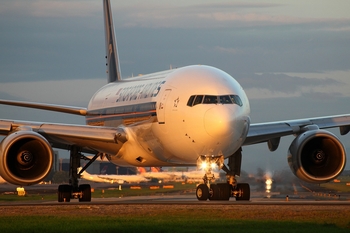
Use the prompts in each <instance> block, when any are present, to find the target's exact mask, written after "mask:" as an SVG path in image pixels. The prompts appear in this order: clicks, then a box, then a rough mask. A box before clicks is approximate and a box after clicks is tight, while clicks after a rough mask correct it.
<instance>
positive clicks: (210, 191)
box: [196, 149, 250, 201]
mask: <svg viewBox="0 0 350 233" xmlns="http://www.w3.org/2000/svg"><path fill="white" fill-rule="evenodd" d="M198 161H199V162H198V165H200V164H201V162H202V163H206V164H207V165H209V166H201V167H202V168H203V169H204V171H205V175H204V177H203V181H204V184H200V185H198V187H197V189H196V196H197V199H198V200H200V201H206V200H208V199H209V200H211V201H212V200H222V201H223V200H227V201H228V200H229V199H230V197H235V198H236V201H249V199H250V187H249V184H247V183H237V180H236V175H237V176H239V175H240V173H241V161H242V150H241V149H239V150H238V151H236V152H235V153H234V154H233V155H231V156H230V157H229V158H228V164H227V165H228V167H227V166H226V165H225V164H223V161H224V158H223V156H216V157H215V156H201V157H199V158H198ZM212 164H216V165H217V166H218V167H219V168H222V169H223V170H224V171H225V172H226V178H227V182H226V183H218V184H210V181H211V180H213V179H214V178H215V177H214V175H213V174H212V173H211V171H212V169H213V166H212Z"/></svg>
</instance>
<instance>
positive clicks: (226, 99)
mask: <svg viewBox="0 0 350 233" xmlns="http://www.w3.org/2000/svg"><path fill="white" fill-rule="evenodd" d="M213 100H214V101H213ZM249 113H250V107H249V102H248V98H247V96H246V94H245V92H244V90H243V89H242V87H241V86H240V85H239V83H238V82H237V81H236V80H235V79H234V78H232V77H231V76H230V75H228V74H227V73H225V72H223V71H221V70H219V69H216V68H213V67H209V66H201V65H197V66H188V67H184V68H179V69H174V70H169V71H164V72H159V73H155V74H151V75H145V76H141V77H137V78H129V79H127V80H123V81H118V82H113V83H109V84H107V85H106V86H104V87H102V88H101V89H100V90H99V91H98V92H97V93H96V94H95V95H94V96H93V97H92V99H91V100H90V103H89V106H88V115H87V118H86V120H87V124H89V125H99V126H109V127H121V128H123V129H124V130H125V131H126V132H127V135H128V138H127V142H126V143H124V145H123V147H122V148H121V149H120V150H119V151H118V150H116V152H115V153H111V151H110V150H109V151H108V152H109V159H110V161H111V162H113V163H116V164H119V165H134V166H166V165H172V164H184V165H195V164H196V160H197V159H198V157H199V156H201V155H206V156H212V155H214V156H220V155H223V156H224V157H225V158H226V157H228V156H230V155H232V154H233V153H234V152H235V151H236V150H237V149H239V148H240V147H241V145H242V143H243V142H244V140H245V138H246V135H247V132H248V129H249V124H250V118H249Z"/></svg>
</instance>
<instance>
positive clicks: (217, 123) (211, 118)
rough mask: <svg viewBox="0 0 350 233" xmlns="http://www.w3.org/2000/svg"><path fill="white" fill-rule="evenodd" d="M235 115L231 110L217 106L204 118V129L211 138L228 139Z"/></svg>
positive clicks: (231, 131)
mask: <svg viewBox="0 0 350 233" xmlns="http://www.w3.org/2000/svg"><path fill="white" fill-rule="evenodd" d="M234 121H235V113H234V111H233V110H232V109H230V108H228V107H226V106H222V105H217V106H215V107H213V108H211V109H209V110H208V111H207V112H206V113H205V116H204V127H205V130H206V131H207V133H208V134H209V135H210V136H212V137H229V136H230V135H231V134H232V133H233V127H234Z"/></svg>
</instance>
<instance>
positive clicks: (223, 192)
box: [217, 183, 232, 201]
mask: <svg viewBox="0 0 350 233" xmlns="http://www.w3.org/2000/svg"><path fill="white" fill-rule="evenodd" d="M217 186H218V187H219V190H220V200H223V201H228V200H230V197H231V187H232V186H231V185H230V184H228V183H218V184H217Z"/></svg>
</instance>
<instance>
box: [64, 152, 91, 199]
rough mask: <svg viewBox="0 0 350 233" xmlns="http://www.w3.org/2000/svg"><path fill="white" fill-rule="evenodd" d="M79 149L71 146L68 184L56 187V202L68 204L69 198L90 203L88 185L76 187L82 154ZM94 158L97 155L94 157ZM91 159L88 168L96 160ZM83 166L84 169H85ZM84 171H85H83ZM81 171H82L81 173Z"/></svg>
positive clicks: (89, 188)
mask: <svg viewBox="0 0 350 233" xmlns="http://www.w3.org/2000/svg"><path fill="white" fill-rule="evenodd" d="M79 150H80V148H79V147H76V146H73V147H72V148H71V151H70V167H69V184H63V185H60V186H58V202H70V200H71V198H73V199H79V202H90V201H91V187H90V185H89V184H82V185H78V183H79V181H78V178H79V177H80V176H79V174H78V171H77V170H78V167H80V158H81V157H82V154H80V152H79ZM95 157H96V158H97V157H98V155H96V156H95ZM95 157H94V158H93V159H92V160H91V161H90V162H89V163H88V164H87V166H89V165H90V164H91V163H92V162H93V161H94V160H96V158H95ZM87 166H85V168H86V167H87ZM83 170H85V169H83ZM83 170H82V171H83ZM82 171H81V172H82Z"/></svg>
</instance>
